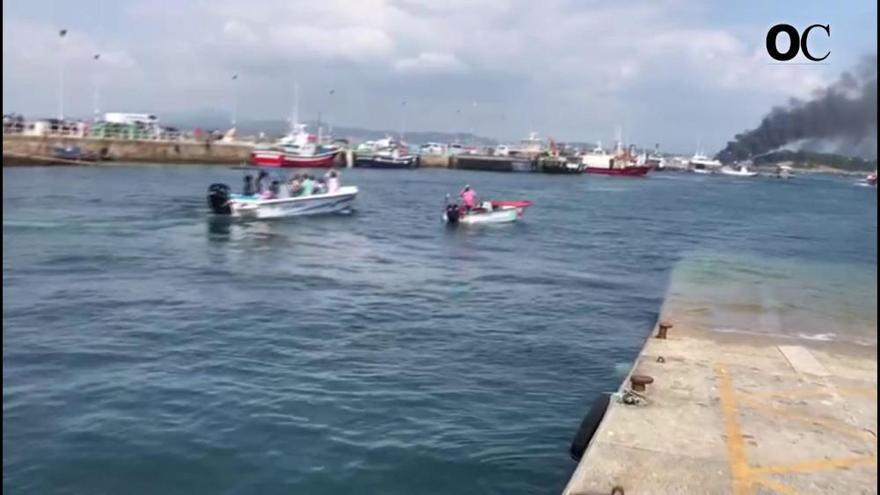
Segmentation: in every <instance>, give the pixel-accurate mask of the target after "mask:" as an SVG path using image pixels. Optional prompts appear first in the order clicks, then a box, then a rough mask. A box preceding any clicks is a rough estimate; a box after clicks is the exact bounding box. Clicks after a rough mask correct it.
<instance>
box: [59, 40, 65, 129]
mask: <svg viewBox="0 0 880 495" xmlns="http://www.w3.org/2000/svg"><path fill="white" fill-rule="evenodd" d="M66 37H67V30H66V29H62V30H61V31H58V38H59V42H58V119H59V120H64V39H65V38H66Z"/></svg>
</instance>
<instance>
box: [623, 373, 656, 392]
mask: <svg viewBox="0 0 880 495" xmlns="http://www.w3.org/2000/svg"><path fill="white" fill-rule="evenodd" d="M651 383H654V378H652V377H650V376H648V375H633V376H631V377H629V384H630V388H631V389H632V390H633V391H634V392H644V391H645V386H646V385H650V384H651Z"/></svg>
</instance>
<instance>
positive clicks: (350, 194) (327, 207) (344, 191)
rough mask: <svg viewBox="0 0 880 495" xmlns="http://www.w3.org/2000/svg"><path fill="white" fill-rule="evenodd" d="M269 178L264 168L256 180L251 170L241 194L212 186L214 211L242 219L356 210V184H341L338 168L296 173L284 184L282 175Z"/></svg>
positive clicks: (210, 199) (248, 168) (211, 200)
mask: <svg viewBox="0 0 880 495" xmlns="http://www.w3.org/2000/svg"><path fill="white" fill-rule="evenodd" d="M245 169H247V170H251V169H252V167H245ZM268 177H269V174H268V173H267V172H266V171H264V170H261V171H260V173H259V175H258V177H257V179H256V181H254V179H253V177H252V176H251V175H250V173H248V174H247V175H245V179H244V187H243V188H242V192H241V193H233V192H232V190H231V189H230V187H229V186H227V185H226V184H221V183H217V184H211V186H210V187H209V188H208V205H209V206H210V208H211V211H212V212H213V213H214V214H216V215H220V216H227V217H231V218H237V219H242V220H264V219H274V218H286V217H299V216H305V215H321V214H332V213H347V212H350V211H351V210H352V208H353V206H354V200H355V198H357V194H358V188H357V187H356V186H342V185H341V183H340V178H339V172H337V171H336V170H331V171H329V172H328V173H327V174H326V176H325V177H324V178H322V179H316V178H315V177H312V176H311V175H307V174H303V175H300V174H296V175H294V176H292V177H290V178H289V179H288V180H287V181H284V182H283V184H282V180H280V178H276V179H269V178H268ZM270 180H271V182H270Z"/></svg>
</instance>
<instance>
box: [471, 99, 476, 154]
mask: <svg viewBox="0 0 880 495" xmlns="http://www.w3.org/2000/svg"><path fill="white" fill-rule="evenodd" d="M471 105H472V106H473V107H474V111H473V113H472V114H471V144H472V145H476V144H477V135H476V121H477V102H473V103H472V104H471Z"/></svg>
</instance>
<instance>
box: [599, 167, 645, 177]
mask: <svg viewBox="0 0 880 495" xmlns="http://www.w3.org/2000/svg"><path fill="white" fill-rule="evenodd" d="M650 170H651V167H647V166H642V165H638V166H634V167H620V168H604V167H587V168H586V169H584V171H585V172H586V173H588V174H599V175H622V176H626V177H639V176H643V175H646V174H647V173H648V172H649V171H650Z"/></svg>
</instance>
